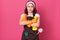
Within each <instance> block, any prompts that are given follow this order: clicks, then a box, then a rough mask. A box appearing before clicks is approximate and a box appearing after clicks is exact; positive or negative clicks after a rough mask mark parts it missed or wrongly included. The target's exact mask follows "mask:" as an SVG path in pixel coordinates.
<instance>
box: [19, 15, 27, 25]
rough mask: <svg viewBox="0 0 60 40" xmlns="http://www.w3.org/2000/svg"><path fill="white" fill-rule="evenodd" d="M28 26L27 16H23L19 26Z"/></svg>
mask: <svg viewBox="0 0 60 40" xmlns="http://www.w3.org/2000/svg"><path fill="white" fill-rule="evenodd" d="M26 24H27V20H26V15H25V14H22V15H21V17H20V20H19V25H26Z"/></svg>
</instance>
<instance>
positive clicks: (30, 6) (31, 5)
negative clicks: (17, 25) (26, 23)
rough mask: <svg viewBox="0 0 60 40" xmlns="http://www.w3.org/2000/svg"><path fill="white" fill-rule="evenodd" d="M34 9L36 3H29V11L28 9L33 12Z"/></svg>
mask: <svg viewBox="0 0 60 40" xmlns="http://www.w3.org/2000/svg"><path fill="white" fill-rule="evenodd" d="M33 10H34V5H33V4H31V3H30V4H28V5H27V11H28V13H31V12H33Z"/></svg>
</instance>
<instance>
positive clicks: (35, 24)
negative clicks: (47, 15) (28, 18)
mask: <svg viewBox="0 0 60 40" xmlns="http://www.w3.org/2000/svg"><path fill="white" fill-rule="evenodd" d="M31 26H36V27H38V26H39V25H38V24H37V23H33V24H31Z"/></svg>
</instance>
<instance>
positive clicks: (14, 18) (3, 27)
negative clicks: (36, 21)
mask: <svg viewBox="0 0 60 40" xmlns="http://www.w3.org/2000/svg"><path fill="white" fill-rule="evenodd" d="M34 1H35V2H36V4H37V5H36V7H37V11H38V13H39V14H40V16H41V18H40V19H41V26H40V27H42V28H43V29H44V31H43V33H40V35H39V37H40V40H60V14H59V13H60V11H59V10H60V3H59V0H34ZM25 3H26V0H0V40H21V35H22V32H23V27H22V26H20V25H19V18H20V14H22V13H23V11H24V7H25Z"/></svg>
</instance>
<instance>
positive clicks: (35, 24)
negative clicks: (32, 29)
mask: <svg viewBox="0 0 60 40" xmlns="http://www.w3.org/2000/svg"><path fill="white" fill-rule="evenodd" d="M37 16H38V19H37V22H36V23H33V24H32V25H31V26H36V27H39V26H40V15H39V14H38V15H37Z"/></svg>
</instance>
